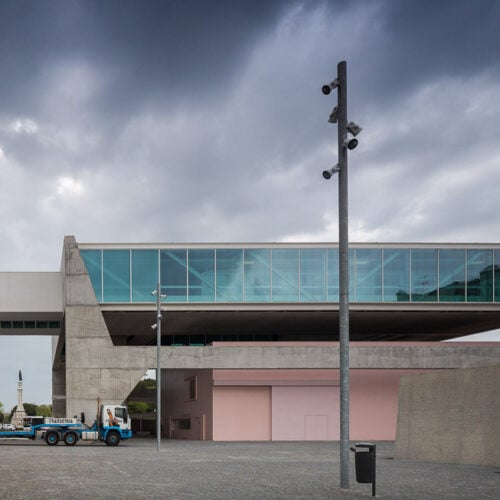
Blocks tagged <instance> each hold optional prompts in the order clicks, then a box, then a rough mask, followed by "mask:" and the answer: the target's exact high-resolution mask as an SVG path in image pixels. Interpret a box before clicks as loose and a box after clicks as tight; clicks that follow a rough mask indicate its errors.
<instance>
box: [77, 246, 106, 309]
mask: <svg viewBox="0 0 500 500" xmlns="http://www.w3.org/2000/svg"><path fill="white" fill-rule="evenodd" d="M80 255H81V256H82V259H83V262H84V263H85V267H86V268H87V272H88V273H89V276H90V281H91V283H92V287H93V288H94V292H95V296H96V298H97V302H102V268H101V256H102V252H101V250H80Z"/></svg>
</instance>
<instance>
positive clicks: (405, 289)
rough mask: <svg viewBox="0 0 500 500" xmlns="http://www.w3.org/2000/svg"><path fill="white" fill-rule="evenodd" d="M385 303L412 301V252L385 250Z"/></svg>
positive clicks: (402, 249)
mask: <svg viewBox="0 0 500 500" xmlns="http://www.w3.org/2000/svg"><path fill="white" fill-rule="evenodd" d="M383 254H384V269H383V276H384V302H408V301H409V300H410V250H408V249H406V248H397V249H384V252H383Z"/></svg>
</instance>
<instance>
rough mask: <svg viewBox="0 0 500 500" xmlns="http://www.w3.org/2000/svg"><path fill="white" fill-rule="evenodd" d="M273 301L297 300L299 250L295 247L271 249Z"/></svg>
mask: <svg viewBox="0 0 500 500" xmlns="http://www.w3.org/2000/svg"><path fill="white" fill-rule="evenodd" d="M272 270H273V275H272V300H273V302H298V300H299V251H298V249H296V248H279V249H275V248H273V250H272Z"/></svg>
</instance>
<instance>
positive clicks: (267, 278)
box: [79, 243, 500, 304]
mask: <svg viewBox="0 0 500 500" xmlns="http://www.w3.org/2000/svg"><path fill="white" fill-rule="evenodd" d="M79 248H80V253H81V256H82V258H83V260H84V262H85V265H86V267H87V270H88V273H89V275H90V279H91V281H92V285H93V288H94V291H95V294H96V297H97V300H98V302H100V303H146V302H148V303H151V302H152V301H153V298H152V296H151V291H152V290H154V289H156V286H157V283H158V282H160V283H161V290H162V293H163V294H165V295H166V298H165V299H164V300H165V302H174V303H296V304H300V303H325V302H338V300H339V287H338V281H339V280H338V258H339V253H338V247H337V246H336V245H326V244H323V245H321V244H285V243H283V244H278V243H277V244H262V245H258V244H241V245H236V244H213V245H203V244H196V245H184V246H181V245H108V244H106V245H98V244H79ZM349 259H350V269H349V278H350V301H351V302H354V303H356V302H358V303H394V302H442V303H444V302H463V303H470V302H474V303H477V302H483V303H492V302H500V245H482V244H470V245H466V244H463V245H461V244H440V245H432V244H408V245H405V244H396V243H394V244H352V245H351V247H350V255H349Z"/></svg>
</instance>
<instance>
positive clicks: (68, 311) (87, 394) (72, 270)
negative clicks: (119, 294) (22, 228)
mask: <svg viewBox="0 0 500 500" xmlns="http://www.w3.org/2000/svg"><path fill="white" fill-rule="evenodd" d="M62 266H63V273H64V282H63V285H64V286H63V298H64V305H65V322H64V334H65V360H64V365H65V371H66V376H65V379H63V377H61V376H60V374H59V373H58V370H60V368H57V366H58V363H60V360H57V359H55V360H54V364H55V367H54V370H53V377H54V378H57V379H58V381H59V386H58V389H57V390H58V391H60V390H63V387H62V384H63V383H64V384H65V387H64V390H65V394H66V400H65V409H64V411H63V408H62V406H63V405H62V404H61V399H60V398H56V397H57V396H58V394H53V396H54V408H55V409H58V410H57V412H58V413H59V412H60V413H62V414H63V415H64V414H66V415H71V416H72V415H79V414H80V412H85V414H86V417H87V421H89V422H92V420H93V418H94V416H95V414H96V407H97V406H96V400H97V398H100V399H101V400H102V401H103V402H106V403H108V404H121V403H122V402H123V401H124V400H125V399H126V398H127V396H128V395H129V394H130V392H131V391H132V390H133V389H134V387H135V386H136V385H137V383H138V382H139V380H140V379H141V378H142V377H143V376H144V374H145V372H146V370H147V369H148V368H151V367H154V366H156V362H155V360H154V350H153V349H151V348H146V347H132V348H120V347H116V346H114V345H113V343H112V342H111V338H110V336H109V332H108V330H107V327H106V324H105V322H104V319H103V316H102V314H101V311H100V308H99V304H98V303H97V300H96V298H95V294H94V291H93V288H92V285H91V283H90V279H89V276H88V274H87V271H86V268H85V265H84V263H83V260H82V258H81V257H80V253H79V250H78V246H77V244H76V241H75V239H74V238H73V237H66V238H65V239H64V250H63V264H62ZM54 413H55V412H54ZM56 416H61V415H56Z"/></svg>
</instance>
